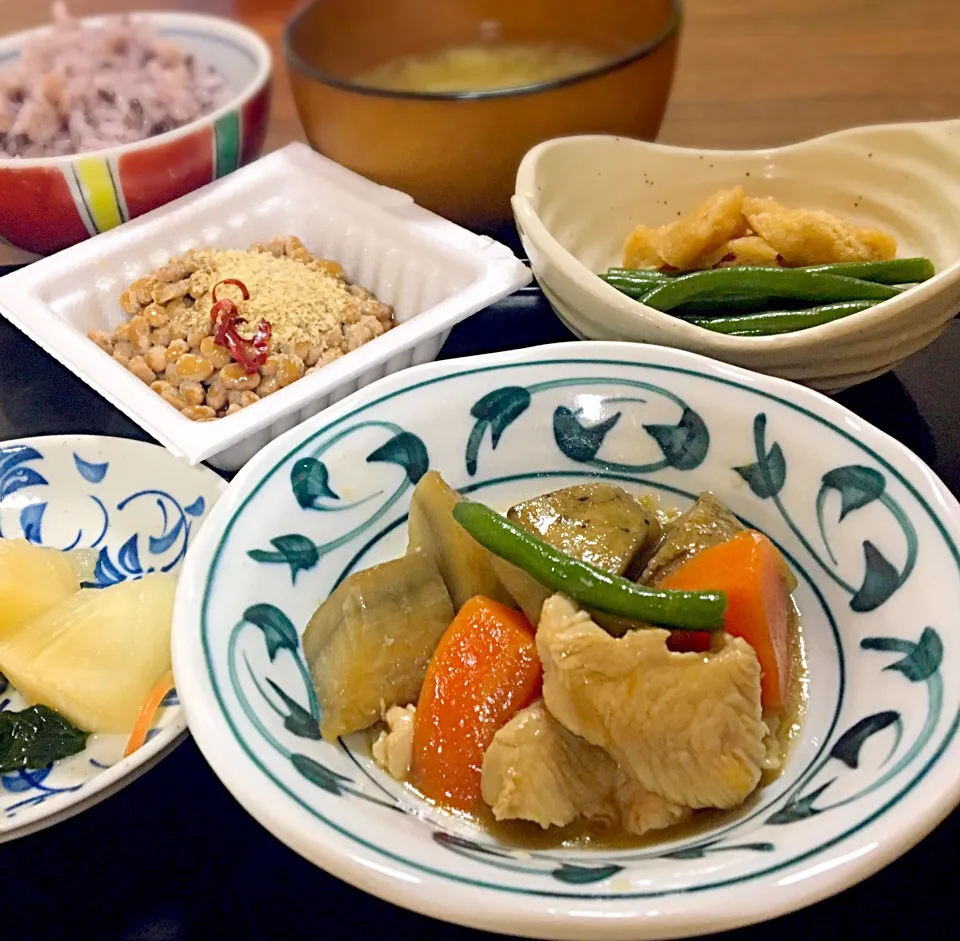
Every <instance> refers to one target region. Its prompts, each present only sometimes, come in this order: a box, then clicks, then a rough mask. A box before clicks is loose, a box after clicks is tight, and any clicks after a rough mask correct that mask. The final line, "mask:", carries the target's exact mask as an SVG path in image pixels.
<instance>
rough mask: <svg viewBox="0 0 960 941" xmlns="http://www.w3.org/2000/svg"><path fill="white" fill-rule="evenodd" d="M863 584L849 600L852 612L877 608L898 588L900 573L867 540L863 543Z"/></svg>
mask: <svg viewBox="0 0 960 941" xmlns="http://www.w3.org/2000/svg"><path fill="white" fill-rule="evenodd" d="M863 564H864V574H863V582H862V583H861V584H860V588H859V589H858V590H857V592H856V593H855V594H854V596H853V597H852V598H851V599H850V607H851V608H852V609H853V610H854V611H858V612H861V613H862V612H864V611H873V610H875V609H876V608H879V607H880V605H882V604H883V603H884V601H886V600H887V599H888V598H889V597H890V596H891V595H892V594H893V593H894V592H895V591H896V590H897V589H898V588H899V587H900V573H899V572H898V571H897V569H896V568H895V567H894V566H893V565H892V564H891V563H890V562H888V561H887V559H886V557H885V556H884V554H883V553H882V552H881V551H880V550H879V549H878V548H877V547H876V546H875V545H874V544H873V543H872V542H870V540H869V539H866V540H864V543H863Z"/></svg>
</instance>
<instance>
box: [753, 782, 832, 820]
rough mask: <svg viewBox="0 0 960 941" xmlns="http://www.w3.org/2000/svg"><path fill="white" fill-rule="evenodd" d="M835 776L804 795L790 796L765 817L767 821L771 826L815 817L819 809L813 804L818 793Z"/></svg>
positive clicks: (821, 791) (824, 788)
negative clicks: (784, 802)
mask: <svg viewBox="0 0 960 941" xmlns="http://www.w3.org/2000/svg"><path fill="white" fill-rule="evenodd" d="M836 780H837V779H836V778H831V779H830V780H829V781H827V783H826V784H821V785H820V787H818V788H817V789H816V790H815V791H811V792H810V793H809V794H808V795H807V796H806V797H791V798H790V800H788V801H787V803H786V804H784V805H783V807H781V808H780V809H779V810H778V811H776V813H773V814H771V815H770V816H769V817H767V823H769V824H772V825H773V826H780V825H782V824H786V823H796V822H797V821H798V820H809V819H810V818H811V817H816V815H817V814H819V813H821V811H819V810H817V808H816V807H814V806H813V805H814V804H815V803H816V802H817V799H818V798H819V797H820V795H821V794H822V793H823V792H824V791H825V790H826V789H827V788H828V787H830V785H831V784H833V782H834V781H836Z"/></svg>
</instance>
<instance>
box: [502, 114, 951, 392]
mask: <svg viewBox="0 0 960 941" xmlns="http://www.w3.org/2000/svg"><path fill="white" fill-rule="evenodd" d="M737 183H742V184H743V185H744V187H745V189H746V190H747V192H748V193H749V194H751V195H755V196H773V197H775V198H776V199H778V200H781V201H782V202H784V203H786V204H788V205H790V206H796V207H803V208H810V209H826V210H828V211H829V212H833V213H836V214H838V215H840V216H842V217H844V218H847V219H850V220H852V221H854V222H857V223H860V224H862V225H871V226H876V227H877V228H881V229H884V230H886V231H888V232H890V233H891V234H893V235H894V236H896V238H897V242H898V246H899V250H898V255H900V256H901V257H905V256H911V255H927V256H929V257H930V258H932V259H933V262H934V265H935V266H936V269H937V275H936V276H935V277H934V278H932V279H931V280H930V281H927V282H926V283H924V284H923V285H920V286H918V287H916V288H913V289H911V290H910V291H908V292H905V293H904V294H903V296H901V297H896V298H893V299H892V300H889V301H885V302H884V303H882V304H879V305H877V306H876V307H874V308H871V309H870V310H867V311H863V312H862V313H859V314H854V315H852V316H850V317H847V318H844V319H843V320H840V321H836V322H834V323H830V324H825V325H823V326H820V327H813V328H811V329H808V330H803V331H800V332H797V333H793V334H786V335H782V336H776V337H733V336H725V335H722V334H716V333H712V332H710V331H707V330H704V329H702V328H700V327H696V326H694V325H692V324H688V323H685V322H684V321H682V320H680V319H679V318H675V317H671V316H669V315H668V314H664V313H661V312H660V311H656V310H653V309H652V308H650V307H647V306H645V305H644V304H641V303H640V302H639V301H635V300H632V299H631V298H629V297H627V296H626V295H624V294H622V293H620V292H619V291H617V290H616V289H615V288H613V287H611V286H610V285H608V284H606V283H605V282H603V281H602V280H600V278H598V277H597V276H596V272H599V271H605V270H606V269H607V267H608V266H610V265H615V264H619V263H620V262H621V248H622V244H623V241H624V239H625V237H626V235H627V234H628V233H629V231H630V230H631V228H632V227H633V226H635V225H637V224H640V223H643V224H645V225H650V226H658V225H662V224H664V223H666V222H670V221H672V220H674V219H676V218H677V216H678V214H681V213H686V212H688V211H689V210H690V209H692V208H693V207H694V206H696V205H697V204H698V203H699V202H700V201H701V200H703V199H705V198H706V197H707V196H708V195H710V194H711V193H712V192H714V191H715V190H717V189H720V188H722V187H729V186H733V185H735V184H737ZM513 210H514V215H515V217H516V221H517V227H518V228H519V230H520V234H521V237H522V239H523V244H524V247H525V248H526V251H527V254H528V256H529V258H530V262H531V264H532V266H533V269H534V272H535V274H536V277H537V280H538V281H539V282H540V285H541V287H542V288H543V291H544V293H545V294H546V296H547V298H548V300H549V301H550V303H551V305H552V306H553V308H554V310H555V311H556V312H557V315H558V316H559V317H560V319H561V320H562V321H563V322H564V323H565V324H566V325H567V326H568V327H569V328H570V329H571V330H572V331H573V332H574V333H575V334H577V335H578V336H579V337H581V338H582V339H594V340H632V341H636V342H642V343H658V344H662V345H664V346H672V347H677V348H679V349H685V350H690V351H693V352H696V353H702V354H705V355H707V356H711V357H713V358H714V359H718V360H723V361H725V362H728V363H734V364H736V365H738V366H744V367H746V368H748V369H753V370H756V371H758V372H764V373H768V374H770V375H774V376H781V377H783V378H786V379H793V380H795V381H797V382H802V383H804V384H805V385H809V386H812V387H813V388H816V389H820V390H823V391H826V392H832V391H838V390H840V389H843V388H846V387H847V386H851V385H855V384H856V383H858V382H863V381H865V380H867V379H870V378H872V377H874V376H877V375H880V374H882V373H884V372H887V371H888V370H890V369H893V368H894V367H895V366H896V365H897V364H898V363H900V362H901V361H902V360H904V359H905V358H906V357H908V356H910V355H912V354H913V353H916V352H917V351H918V350H921V349H923V347H925V346H926V345H927V344H928V343H930V342H932V341H933V340H934V339H936V337H937V336H939V334H940V333H941V332H942V331H943V330H944V328H945V327H946V325H947V324H948V323H949V321H950V320H951V318H952V317H953V316H954V314H956V313H957V311H958V310H960V225H958V224H957V219H958V218H960V121H943V122H937V123H917V124H891V125H881V126H876V127H862V128H855V129H853V130H848V131H841V132H839V133H836V134H829V135H827V136H825V137H818V138H816V139H814V140H809V141H804V142H802V143H799V144H793V145H791V146H788V147H780V148H776V149H772V150H742V151H721V150H696V149H687V148H679V147H667V146H663V145H660V144H650V143H645V142H643V141H636V140H630V139H627V138H619V137H602V136H588V137H567V138H558V139H556V140H552V141H547V142H546V143H543V144H540V145H539V146H537V147H535V148H533V150H531V151H530V152H529V153H528V154H527V155H526V157H525V158H524V160H523V162H522V163H521V165H520V170H519V172H518V174H517V187H516V194H515V195H514V197H513Z"/></svg>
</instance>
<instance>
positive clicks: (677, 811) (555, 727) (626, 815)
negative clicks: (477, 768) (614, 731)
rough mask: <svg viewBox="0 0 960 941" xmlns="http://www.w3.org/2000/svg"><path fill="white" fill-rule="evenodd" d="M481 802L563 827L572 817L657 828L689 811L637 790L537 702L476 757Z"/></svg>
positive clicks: (502, 816)
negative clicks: (478, 759) (479, 764)
mask: <svg viewBox="0 0 960 941" xmlns="http://www.w3.org/2000/svg"><path fill="white" fill-rule="evenodd" d="M482 786H483V799H484V801H485V802H486V803H487V804H488V805H489V806H490V807H491V808H492V810H493V815H494V817H495V818H496V819H497V820H528V821H532V822H533V823H537V824H539V825H540V826H541V827H542V828H543V829H544V830H546V829H548V828H549V827H565V826H568V825H569V824H571V823H573V822H575V821H576V820H578V819H581V818H586V819H590V820H602V821H604V822H605V823H607V824H609V825H610V826H616V825H617V824H619V825H620V826H622V827H623V829H625V830H626V831H627V832H628V833H633V834H637V835H639V834H642V833H646V832H647V831H649V830H659V829H663V828H665V827H669V826H672V825H673V824H675V823H678V822H680V821H681V820H683V819H684V818H685V817H686V816H687V815H688V814H689V813H690V812H689V811H688V810H687V809H686V808H684V807H680V806H678V805H676V804H671V803H670V802H669V801H665V800H664V799H663V798H662V797H659V796H658V795H656V794H651V793H650V792H649V791H646V790H644V788H643V787H641V786H640V784H639V783H638V782H636V781H635V780H633V779H631V778H630V777H629V776H628V775H627V774H626V773H625V772H624V771H623V770H622V769H621V768H620V767H619V766H618V765H617V763H616V762H615V761H614V760H613V758H611V757H610V755H609V754H608V753H607V752H605V751H604V750H603V749H602V748H598V747H596V746H595V745H591V744H590V743H589V742H587V741H585V740H584V739H582V738H580V737H578V736H576V735H573V734H572V733H571V732H569V731H567V730H566V729H565V728H564V727H563V726H562V725H561V724H560V723H559V722H557V720H556V719H554V718H553V716H551V715H550V713H549V712H548V711H547V709H546V707H545V706H544V704H543V700H538V701H537V702H535V703H533V705H531V706H528V707H527V708H526V709H524V710H522V711H521V712H519V713H518V714H517V715H516V716H514V718H513V719H511V720H510V722H508V723H507V724H506V725H505V726H504V727H503V728H502V729H500V730H499V731H498V732H497V734H496V735H495V736H494V739H493V742H492V743H491V745H490V747H489V748H488V749H487V753H486V755H485V756H484V759H483V777H482Z"/></svg>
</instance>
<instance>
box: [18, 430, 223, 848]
mask: <svg viewBox="0 0 960 941" xmlns="http://www.w3.org/2000/svg"><path fill="white" fill-rule="evenodd" d="M225 487H226V484H225V483H224V482H223V481H222V480H221V478H220V477H219V476H217V475H216V474H215V473H213V471H210V470H207V469H206V468H204V467H200V468H195V467H190V466H188V465H186V464H184V463H182V462H181V461H178V460H177V459H176V458H174V457H173V456H172V455H170V454H169V453H168V452H166V451H164V450H162V449H161V448H158V447H157V446H156V445H152V444H144V443H142V442H139V441H133V440H130V439H125V438H110V437H98V436H86V435H64V436H58V437H46V438H23V439H20V440H15V441H6V442H3V443H0V537H3V538H7V539H26V540H28V541H29V542H32V543H35V544H37V545H45V546H55V547H57V548H60V549H73V548H91V549H95V550H97V561H96V566H95V569H94V573H93V577H92V579H91V581H90V582H89V583H87V584H88V585H89V587H96V588H105V587H107V586H109V585H113V584H117V583H119V582H122V581H126V580H129V579H137V578H141V577H143V576H144V575H145V574H147V573H149V572H155V571H156V572H175V571H178V570H179V568H180V565H181V563H182V562H183V559H184V557H185V555H186V553H187V548H188V546H189V545H190V543H191V542H192V541H193V538H194V536H195V534H196V532H197V530H198V528H199V526H200V523H202V522H203V520H204V519H205V517H206V516H207V514H208V513H209V511H210V509H211V507H212V506H213V504H214V503H215V502H216V501H217V499H218V498H219V496H220V494H221V493H222V491H223V490H224V489H225ZM163 705H164V708H163V709H162V711H161V712H160V713H159V714H158V717H157V720H156V725H155V727H154V728H152V729H151V730H150V733H149V735H148V739H147V742H146V744H145V745H144V746H143V747H142V748H140V749H139V750H138V751H137V752H135V753H134V754H133V755H131V756H130V757H128V758H123V757H122V753H123V747H124V744H125V736H122V735H95V736H92V737H91V738H90V739H89V740H88V743H87V747H86V749H85V750H84V751H83V752H81V753H80V754H78V755H74V756H72V757H70V758H67V759H64V760H63V761H60V762H57V763H56V764H54V765H52V766H47V767H45V768H39V769H31V770H27V771H16V772H11V773H8V774H0V842H3V841H5V840H10V839H15V838H17V837H20V836H25V835H26V834H27V833H31V832H33V831H35V830H39V829H42V828H43V827H47V826H50V825H51V824H53V823H56V822H58V821H59V820H62V819H65V818H66V817H69V816H72V815H73V814H75V813H77V812H79V811H80V810H82V809H84V808H85V807H87V806H91V805H92V804H94V803H97V802H99V801H100V800H102V799H103V798H105V797H107V796H108V795H109V794H110V793H112V792H114V791H116V790H119V789H120V788H121V787H122V786H124V785H125V784H127V783H129V782H130V781H131V780H133V779H134V778H135V777H136V776H137V775H139V774H141V773H142V772H143V771H145V770H147V768H149V767H150V766H152V765H153V764H155V763H156V762H157V761H159V760H160V758H162V757H163V756H164V755H165V754H166V753H168V752H169V751H172V750H173V748H175V747H176V746H177V745H178V744H179V743H180V741H182V739H183V737H184V734H185V732H186V717H185V716H184V714H183V709H182V708H181V707H180V704H179V700H178V698H177V693H176V691H175V690H174V691H172V692H171V693H169V694H168V695H167V698H166V699H165V700H164V703H163ZM23 706H24V703H23V700H22V699H21V698H20V696H19V694H18V693H17V692H16V690H15V689H13V687H11V686H9V685H8V684H7V682H6V680H5V679H3V678H0V709H20V708H22V707H23Z"/></svg>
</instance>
